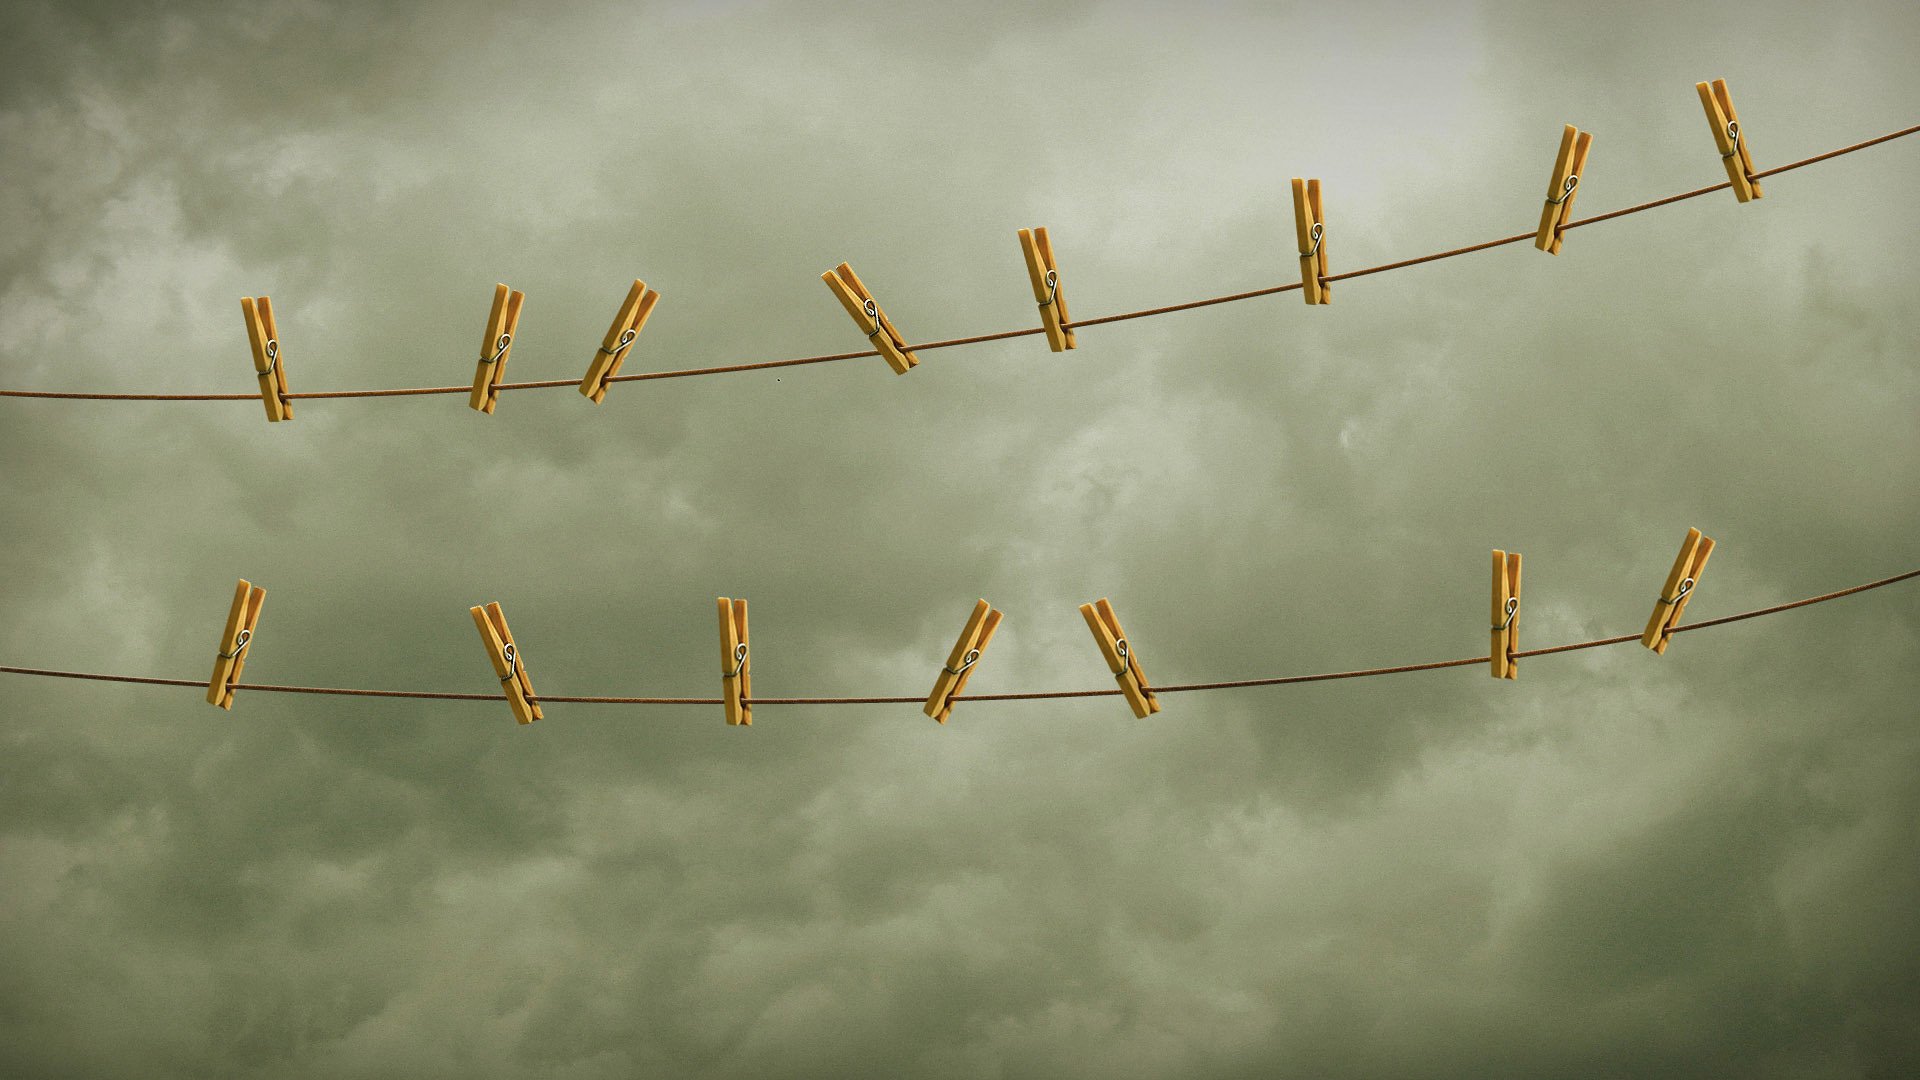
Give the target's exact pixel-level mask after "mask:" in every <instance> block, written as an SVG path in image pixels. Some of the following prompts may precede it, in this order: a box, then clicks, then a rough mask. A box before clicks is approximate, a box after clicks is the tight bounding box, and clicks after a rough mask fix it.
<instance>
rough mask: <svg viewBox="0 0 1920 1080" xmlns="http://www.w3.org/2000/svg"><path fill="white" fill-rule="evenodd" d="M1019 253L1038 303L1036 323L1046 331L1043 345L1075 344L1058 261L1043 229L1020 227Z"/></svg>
mask: <svg viewBox="0 0 1920 1080" xmlns="http://www.w3.org/2000/svg"><path fill="white" fill-rule="evenodd" d="M1020 253H1021V254H1022V255H1025V256H1026V257H1027V276H1028V277H1029V278H1031V279H1032V280H1033V299H1034V301H1035V302H1036V303H1038V304H1039V305H1040V325H1041V326H1043V327H1045V328H1046V331H1047V348H1049V349H1052V350H1053V351H1054V352H1065V351H1066V350H1068V349H1071V348H1074V347H1075V342H1074V340H1073V328H1072V327H1069V326H1066V325H1064V324H1066V323H1070V322H1072V321H1073V317H1072V316H1070V315H1068V314H1067V297H1066V294H1064V293H1063V292H1061V290H1060V264H1059V263H1057V262H1055V261H1054V258H1053V243H1052V242H1051V241H1049V240H1048V239H1047V230H1046V229H1044V228H1039V229H1021V230H1020Z"/></svg>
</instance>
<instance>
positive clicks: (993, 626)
mask: <svg viewBox="0 0 1920 1080" xmlns="http://www.w3.org/2000/svg"><path fill="white" fill-rule="evenodd" d="M1002 614H1004V613H1003V612H1000V611H997V610H995V609H994V606H993V605H992V604H989V603H987V602H986V601H985V600H982V601H980V602H979V603H977V604H975V605H974V606H973V614H972V615H969V616H967V625H966V627H965V628H964V629H962V630H961V631H960V640H959V641H957V642H955V643H954V646H953V652H952V653H951V654H949V655H948V656H947V666H946V667H944V668H941V669H940V674H939V675H937V676H935V677H934V680H933V693H931V694H928V695H927V707H926V714H927V715H928V716H931V717H933V718H934V719H935V720H938V721H940V722H941V723H943V724H944V723H946V722H947V717H948V716H951V715H952V714H953V699H954V698H955V697H956V696H958V695H959V693H960V691H962V690H964V689H966V687H967V680H968V679H970V678H972V677H973V666H974V665H975V664H977V663H979V662H980V654H981V653H984V652H986V651H987V642H989V641H992V640H993V632H994V631H995V630H998V629H1000V617H1001V615H1002Z"/></svg>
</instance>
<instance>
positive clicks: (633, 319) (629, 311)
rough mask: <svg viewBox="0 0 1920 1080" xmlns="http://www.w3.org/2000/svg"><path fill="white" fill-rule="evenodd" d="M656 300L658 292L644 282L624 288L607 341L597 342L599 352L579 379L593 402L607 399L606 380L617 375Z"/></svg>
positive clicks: (581, 387) (634, 280) (651, 312)
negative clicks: (583, 375) (625, 293)
mask: <svg viewBox="0 0 1920 1080" xmlns="http://www.w3.org/2000/svg"><path fill="white" fill-rule="evenodd" d="M659 300H660V294H659V293H658V292H655V291H654V290H652V289H649V288H647V283H646V282H644V281H641V280H640V279H639V278H634V279H633V288H631V289H628V290H627V298H626V300H625V301H623V302H622V303H621V304H620V310H619V312H617V313H616V314H615V315H614V316H613V325H612V326H611V327H609V328H608V329H607V337H606V340H605V341H602V342H601V343H600V351H599V352H597V353H595V354H594V357H593V362H592V363H589V364H588V365H587V377H586V378H584V379H581V380H580V392H581V393H582V394H585V395H586V396H587V397H588V398H590V399H592V401H593V403H594V404H595V405H598V404H600V403H601V402H602V401H605V400H606V399H607V380H608V379H611V378H613V377H614V376H615V375H618V374H620V364H621V363H622V362H623V361H625V360H626V358H627V353H628V352H630V351H632V349H633V339H635V338H637V337H639V336H640V331H641V329H643V328H644V327H645V326H646V325H647V317H648V316H649V315H652V314H653V305H654V304H656V303H658V302H659Z"/></svg>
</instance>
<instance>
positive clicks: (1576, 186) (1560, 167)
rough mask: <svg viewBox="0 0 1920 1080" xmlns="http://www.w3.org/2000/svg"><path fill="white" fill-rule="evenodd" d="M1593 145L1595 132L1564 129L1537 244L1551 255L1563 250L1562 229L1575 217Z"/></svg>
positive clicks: (1554, 163) (1537, 236)
mask: <svg viewBox="0 0 1920 1080" xmlns="http://www.w3.org/2000/svg"><path fill="white" fill-rule="evenodd" d="M1592 146H1593V133H1592V132H1590V131H1581V130H1580V129H1579V128H1577V127H1574V126H1573V125H1572V124H1568V125H1567V129H1566V130H1565V131H1563V132H1561V133H1560V153H1559V154H1558V155H1557V156H1556V157H1555V158H1554V159H1553V175H1552V176H1551V177H1549V178H1548V179H1547V204H1546V206H1545V208H1543V209H1542V210H1541V211H1540V232H1539V233H1538V234H1537V235H1535V236H1534V238H1533V246H1534V247H1537V248H1539V249H1540V250H1541V251H1544V252H1546V253H1547V254H1549V255H1558V254H1560V244H1561V242H1562V241H1563V240H1564V239H1565V237H1564V236H1563V235H1562V234H1561V230H1562V229H1563V228H1565V227H1566V224H1567V222H1568V221H1571V220H1572V219H1573V197H1574V196H1575V195H1577V194H1579V192H1580V176H1581V174H1582V173H1584V172H1585V171H1586V168H1587V150H1588V149H1589V148H1590V147H1592Z"/></svg>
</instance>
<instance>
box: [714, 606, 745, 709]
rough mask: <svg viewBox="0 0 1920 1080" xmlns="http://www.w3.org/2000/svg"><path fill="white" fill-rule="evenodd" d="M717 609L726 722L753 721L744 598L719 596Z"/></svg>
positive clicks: (721, 695) (721, 686)
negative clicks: (735, 598)
mask: <svg viewBox="0 0 1920 1080" xmlns="http://www.w3.org/2000/svg"><path fill="white" fill-rule="evenodd" d="M716 603H717V606H718V608H719V610H720V697H721V701H722V703H723V704H724V705H725V706H726V713H727V723H729V724H737V725H742V726H746V725H751V724H752V723H753V705H752V704H751V699H752V696H753V674H752V673H753V656H752V650H751V649H750V648H749V647H748V646H749V642H748V640H747V602H746V601H745V600H733V599H729V598H728V597H725V596H722V597H720V598H719V599H718V601H717V602H716Z"/></svg>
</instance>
